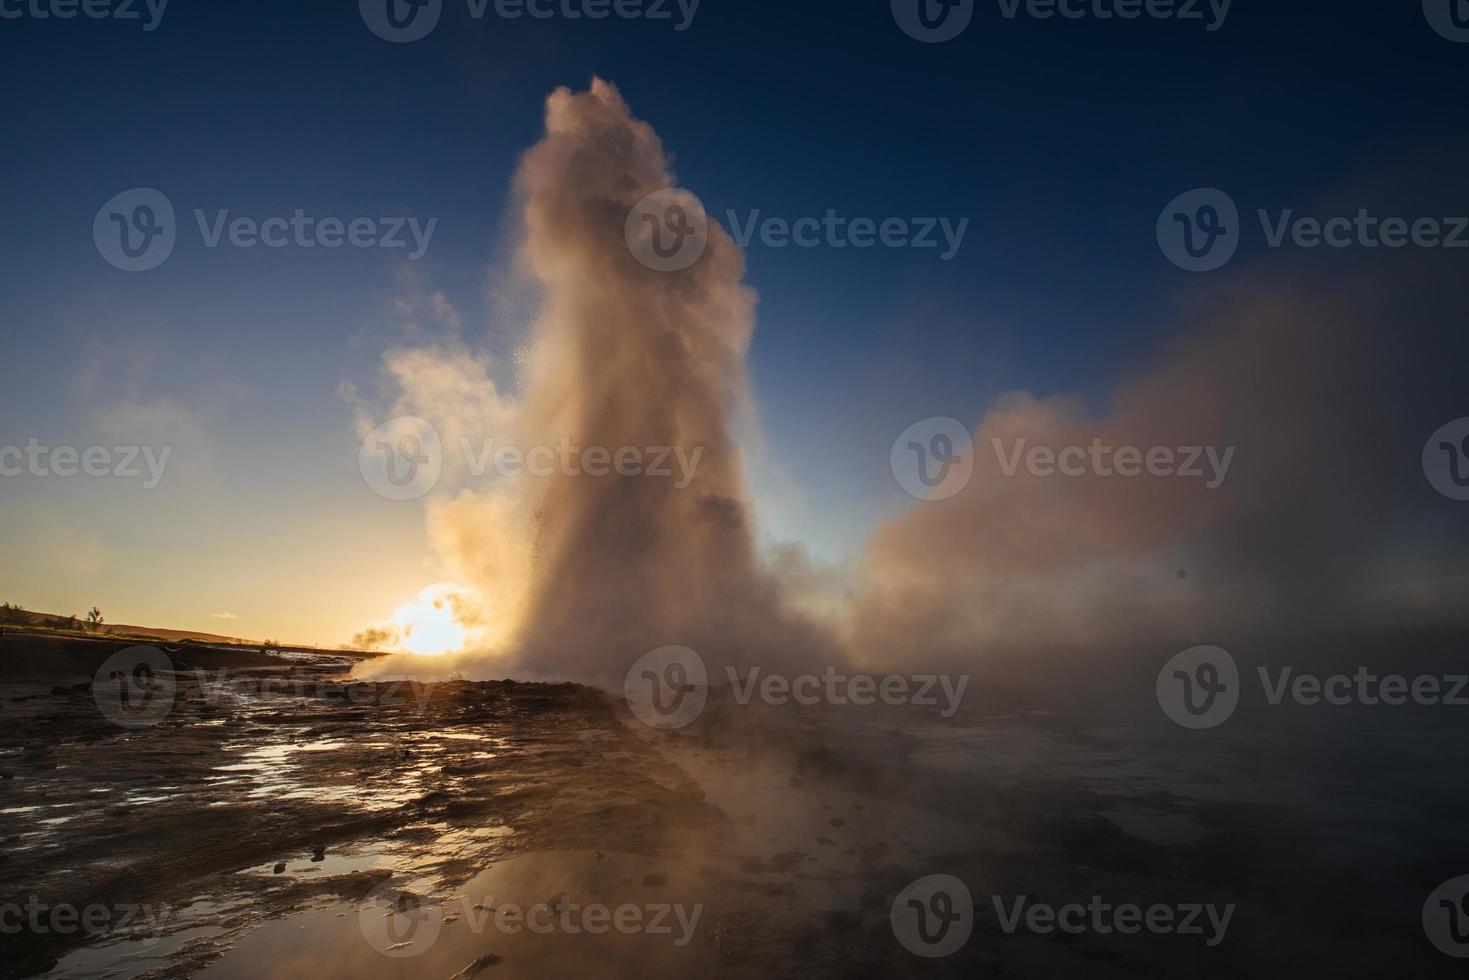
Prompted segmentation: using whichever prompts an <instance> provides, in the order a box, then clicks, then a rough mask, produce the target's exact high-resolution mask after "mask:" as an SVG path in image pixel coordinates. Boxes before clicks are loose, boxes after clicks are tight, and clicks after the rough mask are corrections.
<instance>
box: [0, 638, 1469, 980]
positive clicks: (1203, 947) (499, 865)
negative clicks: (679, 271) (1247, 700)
mask: <svg viewBox="0 0 1469 980" xmlns="http://www.w3.org/2000/svg"><path fill="white" fill-rule="evenodd" d="M12 642H13V641H0V643H4V644H6V645H0V656H3V657H5V661H6V663H7V664H12V665H15V669H13V670H11V671H10V672H9V673H8V674H7V675H6V677H7V680H6V681H5V682H4V683H3V684H0V711H3V712H4V716H3V720H4V727H3V731H0V777H3V778H0V841H3V852H0V853H3V860H0V905H4V904H6V903H21V904H24V903H25V902H26V901H27V900H28V899H32V898H37V899H39V900H40V901H42V902H44V903H47V904H48V905H50V906H55V905H59V904H70V905H75V906H78V907H85V906H89V905H101V906H105V907H107V908H108V909H111V910H118V909H126V908H134V909H137V910H139V911H138V912H137V913H136V914H135V915H134V916H133V917H132V920H131V921H129V922H127V923H125V924H123V923H119V922H116V920H115V919H114V922H113V923H112V924H111V925H110V926H109V928H107V929H106V930H103V931H99V932H96V933H87V932H85V931H80V930H72V931H69V932H58V931H56V930H49V931H36V930H22V931H21V932H19V933H17V934H7V935H5V936H4V937H0V942H3V944H4V948H5V952H6V955H5V956H4V957H3V959H0V963H3V966H0V972H3V974H4V975H5V976H17V977H18V976H31V975H45V976H54V977H182V976H195V975H198V976H206V977H211V978H214V980H231V978H237V977H238V978H242V980H243V978H253V977H259V976H269V977H280V978H293V977H301V978H311V980H319V978H322V977H334V976H354V977H363V976H370V977H424V976H427V977H433V976H439V977H444V978H455V980H468V978H470V977H475V976H485V977H505V978H512V977H514V978H518V977H526V978H529V977H541V976H561V975H568V976H569V975H593V976H626V975H633V976H650V977H657V976H688V975H691V974H692V975H700V976H704V977H709V978H717V977H747V976H791V975H801V976H808V977H888V976H922V977H950V976H953V977H958V976H966V977H967V976H972V975H975V974H976V973H981V972H982V973H983V974H988V975H995V976H1007V977H1053V976H1057V975H1078V976H1087V977H1093V976H1095V977H1148V976H1157V977H1165V976H1179V975H1194V976H1207V977H1238V976H1298V975H1302V974H1310V975H1315V974H1316V973H1320V972H1325V973H1329V974H1332V975H1336V976H1381V975H1386V974H1385V973H1384V972H1383V971H1384V969H1385V968H1386V969H1388V970H1389V972H1391V969H1402V970H1411V971H1412V972H1413V974H1414V975H1417V976H1439V975H1445V976H1447V975H1451V972H1446V971H1450V968H1451V967H1452V966H1456V965H1457V964H1455V963H1454V962H1453V961H1452V960H1448V959H1447V958H1446V957H1443V956H1442V955H1441V954H1439V953H1438V952H1437V951H1436V950H1434V949H1433V948H1432V947H1431V946H1430V945H1428V943H1427V942H1426V940H1425V939H1424V936H1423V930H1422V926H1421V924H1420V922H1419V921H1418V920H1419V915H1420V911H1421V908H1422V904H1423V900H1424V897H1425V896H1426V895H1427V894H1428V892H1429V891H1430V890H1431V889H1432V888H1433V887H1434V886H1436V885H1437V884H1439V883H1440V882H1442V881H1443V880H1445V879H1447V878H1450V877H1452V876H1453V875H1455V874H1459V873H1469V863H1466V864H1465V865H1464V867H1463V868H1462V869H1461V868H1460V867H1459V864H1458V863H1456V862H1458V861H1459V860H1460V857H1461V856H1462V858H1463V860H1464V861H1465V862H1469V853H1466V852H1465V847H1464V845H1463V844H1462V843H1461V838H1462V832H1461V825H1460V822H1459V819H1458V814H1459V813H1461V812H1463V807H1464V805H1465V804H1466V803H1469V798H1466V793H1465V791H1464V789H1463V783H1464V781H1463V779H1462V776H1461V775H1460V774H1461V772H1462V768H1463V764H1464V762H1465V761H1469V760H1466V755H1469V753H1466V751H1465V748H1464V745H1463V739H1462V737H1461V736H1460V735H1459V729H1458V728H1456V727H1455V726H1456V725H1457V722H1456V721H1455V720H1454V718H1453V717H1452V716H1451V715H1447V714H1444V713H1442V712H1440V713H1438V714H1436V715H1434V716H1433V717H1432V718H1431V719H1424V718H1420V717H1413V718H1406V717H1400V716H1393V715H1384V714H1374V715H1371V716H1370V717H1360V718H1359V717H1353V718H1352V719H1350V722H1349V723H1348V724H1345V725H1344V724H1340V723H1337V722H1336V721H1334V720H1333V721H1332V723H1331V724H1329V725H1323V724H1318V722H1317V721H1316V720H1315V718H1314V717H1311V716H1304V715H1300V714H1296V715H1291V716H1289V717H1288V721H1289V724H1287V725H1286V726H1285V727H1281V725H1279V724H1275V723H1274V722H1273V721H1271V720H1267V722H1262V723H1258V724H1257V723H1256V722H1255V721H1253V720H1247V721H1246V723H1244V724H1241V725H1238V726H1236V727H1234V728H1231V729H1230V730H1227V731H1225V730H1221V731H1219V732H1213V733H1209V737H1207V738H1187V737H1184V738H1181V737H1179V734H1178V732H1177V731H1175V730H1174V729H1172V728H1171V727H1170V726H1169V725H1168V723H1166V722H1162V723H1157V722H1156V720H1153V721H1150V722H1143V721H1138V720H1136V712H1134V711H1133V710H1132V709H1131V708H1127V709H1126V710H1124V711H1121V712H1117V711H1112V710H1110V709H1108V708H1106V707H1105V706H1104V707H1103V708H1100V709H1099V708H1098V707H1097V702H1098V701H1099V700H1105V699H1098V698H1097V697H1096V696H1095V695H1090V696H1087V697H1081V698H1078V699H1076V700H1074V701H1070V702H1068V701H1065V700H1064V699H1056V698H1050V699H1043V700H1037V699H1035V698H1032V697H1029V696H1027V695H1026V694H1025V693H1024V692H1021V691H1009V690H1000V689H991V690H988V691H982V692H980V693H979V695H978V696H977V697H976V698H975V699H974V700H973V702H972V703H969V704H966V706H965V708H964V710H962V711H960V712H959V713H958V714H956V715H955V716H954V717H952V718H940V717H938V716H937V715H936V714H934V713H932V712H926V711H919V710H917V709H913V708H911V707H906V708H896V707H895V708H889V707H873V708H872V709H870V710H863V711H851V710H840V709H836V708H833V707H831V706H824V707H818V708H811V709H792V708H773V707H769V706H761V705H757V704H749V705H737V704H734V703H733V702H732V701H730V700H729V699H728V698H721V697H715V698H714V699H713V700H712V701H711V703H710V705H709V707H708V709H706V711H705V712H704V714H703V715H702V716H701V717H700V718H699V720H698V721H697V722H696V723H694V724H693V725H690V726H689V727H687V728H685V729H681V730H678V731H673V732H660V731H653V730H650V729H648V728H645V727H643V726H642V725H640V724H639V723H638V722H636V721H635V720H633V719H632V718H631V717H630V716H629V714H628V713H627V711H626V710H625V708H624V707H623V706H622V705H621V704H620V702H618V701H616V700H615V699H614V698H612V697H611V696H609V695H607V694H604V693H602V692H600V691H596V690H593V689H590V688H585V687H579V686H575V685H569V684H562V685H548V684H526V683H516V682H512V681H488V682H467V681H450V682H444V683H437V684H431V685H416V684H412V683H405V682H374V683H366V684H359V683H351V682H350V681H349V679H348V677H347V673H348V671H349V670H350V668H351V667H352V666H353V662H354V661H353V659H352V658H350V657H346V656H340V657H338V656H325V655H292V654H260V653H251V652H243V651H239V650H227V651H224V650H208V649H202V648H188V647H185V648H183V649H182V650H179V651H176V652H174V653H171V654H170V668H169V676H168V677H166V678H165V677H163V676H161V675H153V676H150V677H149V678H148V679H147V681H146V684H144V685H143V687H144V688H145V689H146V690H149V691H151V690H155V689H157V688H161V687H166V686H167V685H168V684H169V683H171V684H172V686H173V688H174V697H173V698H172V699H171V709H170V710H169V711H168V713H167V715H166V716H165V717H163V718H161V719H160V720H158V721H157V722H156V723H155V724H149V725H146V726H144V727H138V728H124V727H120V726H119V725H118V724H116V723H115V722H114V721H113V720H110V719H109V717H108V715H107V712H105V711H102V710H99V706H98V701H97V697H96V691H94V689H93V677H92V674H93V672H95V670H96V669H97V665H98V663H99V662H100V661H101V660H102V659H103V658H105V657H106V656H108V655H109V654H110V653H111V652H113V651H114V649H115V645H114V647H106V646H105V645H104V646H102V647H99V648H97V649H90V648H89V649H77V648H74V647H68V648H66V649H50V650H43V651H37V650H36V649H35V648H34V646H31V647H27V648H26V649H19V644H16V645H10V644H11V643H12ZM38 652H40V653H45V654H47V656H45V657H38V656H37V654H38ZM37 664H40V665H42V666H41V667H37V666H36V665H37ZM27 665H29V666H27ZM133 693H134V695H135V699H136V698H141V699H142V700H144V701H146V698H145V697H142V695H139V694H138V692H137V691H134V692H133ZM1318 717H1319V716H1318ZM1119 718H1122V719H1127V720H1129V723H1126V724H1120V723H1119ZM1272 726H1273V727H1272ZM1191 734H1196V733H1191ZM932 874H945V875H951V876H954V877H957V878H959V879H961V880H962V881H963V882H965V884H966V885H967V886H968V888H969V890H970V891H971V892H972V894H973V901H974V913H973V934H972V936H971V937H970V939H969V940H968V942H967V943H966V944H965V945H964V946H963V948H962V949H960V950H958V951H956V952H955V953H954V954H953V955H950V956H947V957H944V958H940V959H922V958H919V957H916V956H914V955H913V954H912V953H910V952H909V951H908V950H906V949H904V948H903V947H902V945H900V944H899V942H898V941H896V939H895V936H894V929H893V925H892V920H891V917H890V910H891V908H892V906H893V903H894V900H895V897H896V896H898V895H899V893H900V892H902V890H903V889H904V888H905V887H906V886H907V885H908V884H909V883H911V882H912V881H914V880H915V879H917V878H919V877H922V876H925V875H932ZM1092 896H1104V897H1105V898H1106V899H1107V901H1109V902H1110V903H1112V904H1119V903H1126V902H1134V903H1137V904H1139V905H1141V906H1149V905H1154V904H1158V903H1167V904H1171V905H1176V906H1184V905H1191V904H1205V903H1207V904H1213V905H1216V906H1218V907H1223V906H1224V905H1226V904H1229V905H1233V906H1234V911H1233V914H1232V919H1231V922H1230V926H1229V931H1228V934H1227V936H1226V937H1225V940H1224V941H1222V942H1220V943H1218V944H1217V945H1209V944H1207V943H1206V942H1205V941H1204V937H1202V936H1186V935H1177V934H1171V935H1148V934H1146V933H1145V934H1143V935H1120V934H1117V933H1102V932H1098V931H1088V932H1085V933H1083V934H1079V935H1069V934H1063V933H1059V932H1050V933H1038V932H1033V931H1029V930H1026V929H1019V930H1007V929H1006V928H1004V927H1002V923H1001V917H1000V915H999V914H998V913H997V908H996V906H994V905H993V904H992V902H993V900H995V899H999V900H1001V901H1003V902H1004V903H1005V904H1007V905H1008V904H1010V903H1013V902H1014V901H1015V900H1017V899H1020V898H1024V899H1025V900H1026V901H1027V902H1031V903H1034V902H1042V903H1050V904H1053V905H1058V906H1059V905H1062V904H1064V903H1068V902H1080V903H1086V902H1087V901H1088V900H1089V899H1091V898H1092ZM594 906H599V907H605V908H606V909H607V910H609V911H611V912H613V913H615V910H617V909H622V908H630V909H635V910H638V914H640V915H641V916H642V917H643V918H642V925H641V927H639V928H633V929H628V930H619V929H616V928H613V929H603V930H602V931H601V932H596V931H595V930H594V929H589V928H585V927H583V926H584V925H585V919H584V918H578V916H585V915H586V912H585V910H586V909H588V908H589V907H594ZM510 908H518V909H519V910H520V911H521V912H522V913H525V914H526V915H527V916H532V915H535V914H537V911H536V910H538V911H539V913H540V914H541V915H543V916H544V921H545V922H554V923H555V925H553V926H551V927H550V928H549V929H548V930H546V931H540V930H535V929H531V928H528V927H527V926H526V925H525V922H526V921H529V918H526V919H522V920H520V921H519V922H510V923H509V924H507V923H506V922H502V921H499V919H497V916H496V914H497V912H503V911H504V910H507V909H510ZM659 909H664V911H663V912H662V913H659V912H658V911H657V910H659ZM563 915H565V916H568V917H569V918H562V916H563ZM658 915H661V918H660V919H659V921H660V922H661V923H662V925H663V926H664V927H665V928H661V929H660V928H651V925H650V924H651V920H652V918H653V917H655V916H658ZM680 915H682V917H683V919H682V925H680V918H679V916H680Z"/></svg>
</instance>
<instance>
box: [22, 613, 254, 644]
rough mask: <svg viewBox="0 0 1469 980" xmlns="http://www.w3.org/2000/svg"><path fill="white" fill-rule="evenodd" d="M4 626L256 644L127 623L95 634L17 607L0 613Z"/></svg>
mask: <svg viewBox="0 0 1469 980" xmlns="http://www.w3.org/2000/svg"><path fill="white" fill-rule="evenodd" d="M0 624H3V625H6V626H18V627H21V628H27V627H29V628H32V629H53V630H61V631H64V632H73V631H75V632H84V633H87V634H89V635H92V636H124V637H128V636H151V637H157V638H158V639H160V640H195V641H198V642H200V643H242V644H250V643H253V642H256V641H252V640H245V639H241V638H240V637H237V636H221V635H220V634H218V633H200V632H198V631H196V630H169V629H162V628H160V627H157V626H130V625H128V624H127V623H104V624H102V626H101V627H100V628H98V629H95V630H90V629H87V625H86V623H85V622H84V621H83V620H81V619H79V618H78V619H73V618H72V617H71V616H62V615H58V614H56V613H45V612H33V611H31V610H29V609H16V608H14V607H10V608H6V609H3V610H0Z"/></svg>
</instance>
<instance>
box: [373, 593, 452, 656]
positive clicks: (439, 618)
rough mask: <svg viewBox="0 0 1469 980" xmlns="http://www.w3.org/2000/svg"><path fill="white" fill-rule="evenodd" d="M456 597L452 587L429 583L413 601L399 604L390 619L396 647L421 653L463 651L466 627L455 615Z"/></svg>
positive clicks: (441, 653) (432, 653)
mask: <svg viewBox="0 0 1469 980" xmlns="http://www.w3.org/2000/svg"><path fill="white" fill-rule="evenodd" d="M456 599H457V596H456V594H455V592H454V589H453V586H450V585H431V586H429V587H428V588H426V589H424V590H423V591H422V592H420V593H419V594H418V599H417V600H416V601H414V602H409V603H404V604H403V605H401V606H399V607H398V609H397V610H396V611H395V612H394V613H393V619H392V623H393V627H394V629H395V630H396V631H397V633H398V647H399V649H400V650H401V651H403V652H405V653H417V654H422V655H424V656H441V655H443V654H446V653H456V652H458V651H460V650H463V649H464V644H465V641H466V640H467V639H468V636H469V630H468V629H467V628H466V627H465V626H464V624H463V623H461V622H460V621H459V618H458V616H457V615H456V605H457V603H456Z"/></svg>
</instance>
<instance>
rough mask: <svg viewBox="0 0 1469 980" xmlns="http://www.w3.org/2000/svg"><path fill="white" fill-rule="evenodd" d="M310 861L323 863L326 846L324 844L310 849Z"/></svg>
mask: <svg viewBox="0 0 1469 980" xmlns="http://www.w3.org/2000/svg"><path fill="white" fill-rule="evenodd" d="M311 860H313V861H325V860H326V845H325V844H318V845H317V846H316V847H315V848H313V849H312V851H311Z"/></svg>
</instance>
